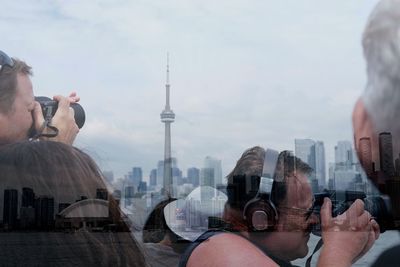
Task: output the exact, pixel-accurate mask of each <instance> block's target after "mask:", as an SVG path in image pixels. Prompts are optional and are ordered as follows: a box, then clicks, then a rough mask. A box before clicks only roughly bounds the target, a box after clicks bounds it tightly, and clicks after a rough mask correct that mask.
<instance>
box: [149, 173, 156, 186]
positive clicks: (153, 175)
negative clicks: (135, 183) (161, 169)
mask: <svg viewBox="0 0 400 267" xmlns="http://www.w3.org/2000/svg"><path fill="white" fill-rule="evenodd" d="M149 178H150V181H149V185H150V186H151V187H154V186H156V185H157V169H152V170H151V171H150V175H149Z"/></svg>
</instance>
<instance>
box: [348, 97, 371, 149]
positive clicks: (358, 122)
mask: <svg viewBox="0 0 400 267" xmlns="http://www.w3.org/2000/svg"><path fill="white" fill-rule="evenodd" d="M353 133H354V145H355V148H356V150H357V152H358V145H359V141H360V138H363V137H369V138H371V141H372V140H373V139H375V133H374V127H373V125H372V120H371V117H370V115H369V114H368V112H367V109H366V108H365V105H364V102H363V100H362V99H361V98H359V99H358V100H357V102H356V104H355V106H354V110H353Z"/></svg>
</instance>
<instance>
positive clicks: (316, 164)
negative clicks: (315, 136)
mask: <svg viewBox="0 0 400 267" xmlns="http://www.w3.org/2000/svg"><path fill="white" fill-rule="evenodd" d="M295 154H296V157H298V158H300V159H301V160H302V161H304V162H305V163H307V164H308V165H309V166H310V167H311V168H312V169H313V170H314V172H313V173H312V174H311V176H310V177H309V179H310V182H312V183H313V185H314V189H317V188H318V187H325V179H326V169H325V148H324V142H322V141H314V140H311V139H295ZM313 180H316V181H318V182H316V181H313Z"/></svg>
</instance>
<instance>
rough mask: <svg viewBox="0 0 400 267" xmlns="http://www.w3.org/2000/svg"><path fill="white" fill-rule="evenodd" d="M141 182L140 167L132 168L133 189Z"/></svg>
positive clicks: (141, 173)
mask: <svg viewBox="0 0 400 267" xmlns="http://www.w3.org/2000/svg"><path fill="white" fill-rule="evenodd" d="M142 180H143V172H142V168H140V167H133V168H132V183H133V185H134V186H135V187H138V186H139V183H140V182H141V181H142Z"/></svg>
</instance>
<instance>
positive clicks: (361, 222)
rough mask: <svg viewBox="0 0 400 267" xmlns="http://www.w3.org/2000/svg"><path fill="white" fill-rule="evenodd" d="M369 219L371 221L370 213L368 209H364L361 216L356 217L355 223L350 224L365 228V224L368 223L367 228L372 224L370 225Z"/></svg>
mask: <svg viewBox="0 0 400 267" xmlns="http://www.w3.org/2000/svg"><path fill="white" fill-rule="evenodd" d="M370 221H371V214H370V213H369V212H368V211H366V212H364V213H363V214H362V215H361V216H358V217H357V218H356V224H355V225H352V227H355V228H357V229H358V230H365V228H366V226H368V225H369V227H368V229H369V228H371V226H372V225H370ZM357 229H356V230H357Z"/></svg>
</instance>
